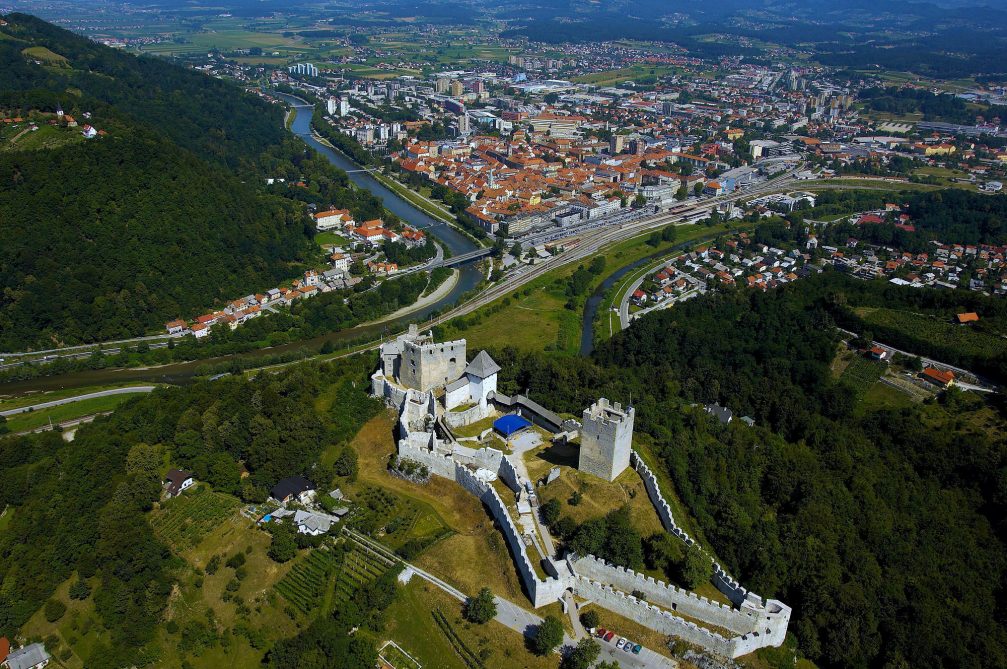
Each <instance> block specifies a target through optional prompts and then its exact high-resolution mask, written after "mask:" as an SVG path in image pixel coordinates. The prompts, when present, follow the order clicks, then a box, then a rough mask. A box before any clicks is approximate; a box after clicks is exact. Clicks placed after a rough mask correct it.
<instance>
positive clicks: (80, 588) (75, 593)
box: [70, 578, 91, 601]
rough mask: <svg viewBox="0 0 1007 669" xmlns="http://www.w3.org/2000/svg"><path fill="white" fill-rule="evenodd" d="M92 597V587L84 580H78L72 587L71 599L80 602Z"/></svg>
mask: <svg viewBox="0 0 1007 669" xmlns="http://www.w3.org/2000/svg"><path fill="white" fill-rule="evenodd" d="M90 596H91V586H89V585H88V584H87V581H85V580H84V579H82V578H78V579H77V580H76V581H74V583H73V585H71V586H70V599H76V600H78V601H80V600H84V599H87V598H88V597H90Z"/></svg>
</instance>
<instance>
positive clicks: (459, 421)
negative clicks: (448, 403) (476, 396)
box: [444, 404, 493, 429]
mask: <svg viewBox="0 0 1007 669" xmlns="http://www.w3.org/2000/svg"><path fill="white" fill-rule="evenodd" d="M492 413H493V407H491V406H489V405H488V404H477V405H475V406H473V407H470V408H468V409H466V410H465V411H445V412H444V422H445V423H447V425H448V427H450V428H452V429H454V428H458V427H464V426H466V425H471V424H472V423H477V422H479V421H481V420H482V419H483V418H486V417H487V416H489V415H490V414H492Z"/></svg>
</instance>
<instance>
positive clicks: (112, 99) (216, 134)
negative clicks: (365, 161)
mask: <svg viewBox="0 0 1007 669" xmlns="http://www.w3.org/2000/svg"><path fill="white" fill-rule="evenodd" d="M6 21H7V24H6V25H4V26H2V27H0V91H2V92H0V125H2V126H3V127H2V129H0V130H2V132H0V144H2V145H3V146H2V147H0V180H2V182H3V183H4V184H5V187H4V188H3V189H2V191H0V221H2V224H0V225H2V228H3V233H4V238H5V240H6V241H5V243H4V244H3V245H2V248H0V282H2V284H3V286H4V289H5V290H4V292H3V295H2V296H0V333H2V334H0V350H23V349H25V348H48V347H52V346H60V345H69V344H76V343H86V342H93V341H101V340H106V339H111V338H120V337H127V336H137V335H142V334H145V333H148V332H150V331H151V330H152V329H159V328H160V327H161V326H162V325H163V323H164V322H165V321H167V320H171V319H172V318H177V317H178V316H179V315H186V316H188V315H194V314H195V312H197V311H198V310H200V309H205V308H207V307H210V306H212V305H214V304H215V303H219V302H220V301H222V300H224V299H227V298H233V297H234V296H235V295H242V294H246V293H249V292H254V291H256V290H262V289H264V288H266V287H269V286H273V285H276V283H277V282H279V281H282V280H283V279H285V278H289V277H290V276H293V275H296V274H299V273H300V272H302V271H303V269H304V263H305V262H306V261H308V260H310V259H311V258H312V257H313V254H317V249H316V247H315V246H314V245H313V244H311V241H310V235H311V233H312V232H313V227H312V225H311V221H310V219H309V218H308V216H307V215H306V214H307V212H306V208H305V202H306V201H311V197H314V198H315V199H316V200H318V201H319V202H320V203H321V204H323V205H325V206H328V205H336V206H343V207H349V208H353V209H357V210H359V209H360V208H362V207H363V208H367V213H371V212H372V211H373V210H374V209H375V208H376V209H377V210H378V211H380V204H377V206H375V202H371V201H370V200H371V199H373V198H370V199H369V198H368V197H366V196H362V195H360V194H357V193H354V192H353V191H351V189H350V188H349V185H348V183H347V181H346V177H345V174H342V173H340V172H339V171H338V170H335V168H331V167H330V166H329V165H327V164H326V163H324V161H319V160H312V159H311V158H310V156H308V157H307V158H306V157H305V156H306V154H305V152H304V147H303V145H301V144H299V143H298V142H297V141H296V140H295V139H293V138H292V137H291V136H290V135H289V133H287V132H286V131H285V129H284V127H283V120H282V112H281V109H280V107H279V106H278V105H273V104H270V103H269V102H267V101H265V100H263V99H261V98H259V97H257V96H254V95H251V94H247V93H245V92H243V91H241V90H240V89H239V88H237V87H235V86H233V85H231V84H229V83H226V82H223V81H220V80H217V79H212V78H210V77H207V76H205V75H203V74H200V73H197V72H193V71H190V70H186V69H184V68H181V67H178V66H175V65H173V64H171V63H167V62H164V61H160V60H156V59H152V58H138V57H135V56H132V55H128V54H124V53H121V52H118V51H116V50H114V49H111V48H107V47H104V46H102V45H99V44H96V43H94V42H91V41H89V40H87V39H85V38H82V37H79V36H77V35H74V34H72V33H70V32H67V31H65V30H61V29H59V28H56V27H54V26H52V25H49V24H47V23H45V22H43V21H41V20H39V19H36V18H34V17H31V16H26V15H22V14H11V15H8V16H7V17H6ZM4 119H7V122H6V123H4V122H3V120H4ZM89 128H90V130H89ZM99 130H100V132H99ZM266 174H270V175H280V176H283V177H286V178H287V179H288V180H291V179H293V180H298V179H305V180H309V179H310V180H312V181H316V182H319V181H320V182H322V186H321V187H320V192H316V193H314V195H313V196H309V195H307V194H306V193H305V194H301V193H292V192H291V189H288V188H283V189H279V188H273V189H272V190H267V188H268V187H267V186H266V185H265V184H266V182H265V179H264V178H263V177H264V176H265V175H266ZM301 190H304V189H301Z"/></svg>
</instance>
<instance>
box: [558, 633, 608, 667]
mask: <svg viewBox="0 0 1007 669" xmlns="http://www.w3.org/2000/svg"><path fill="white" fill-rule="evenodd" d="M600 653H601V646H600V645H599V644H598V642H597V641H595V640H594V639H592V638H591V637H587V638H586V639H581V640H580V641H578V642H577V645H576V646H575V647H574V649H573V650H572V651H570V652H569V653H567V655H566V657H564V658H563V661H562V662H561V663H560V665H559V666H560V668H561V669H588V668H589V667H590V666H591V665H592V664H594V662H595V660H597V659H598V655H599V654H600Z"/></svg>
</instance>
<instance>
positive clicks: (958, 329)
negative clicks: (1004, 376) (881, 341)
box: [856, 307, 1007, 357]
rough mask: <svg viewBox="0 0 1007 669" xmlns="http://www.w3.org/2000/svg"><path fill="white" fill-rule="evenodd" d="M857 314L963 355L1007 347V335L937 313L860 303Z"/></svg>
mask: <svg viewBox="0 0 1007 669" xmlns="http://www.w3.org/2000/svg"><path fill="white" fill-rule="evenodd" d="M856 314H857V316H859V317H860V318H862V319H863V320H864V322H866V323H867V324H868V325H874V326H878V327H882V328H891V329H893V330H897V331H898V332H900V333H902V334H904V335H905V336H908V337H912V338H914V339H918V340H920V341H926V342H929V343H930V344H932V345H934V346H938V347H941V348H948V349H954V350H956V351H959V352H960V353H962V354H964V355H975V356H981V357H987V356H989V357H992V356H994V355H1001V354H1003V353H1004V352H1005V351H1007V339H1004V338H1003V337H998V336H994V335H992V334H988V333H985V332H980V331H977V330H976V329H975V328H972V327H962V326H959V325H957V324H955V323H951V322H950V320H942V319H941V318H940V317H937V316H930V315H927V314H917V313H913V312H909V311H899V310H897V309H888V308H883V307H882V308H875V307H860V308H858V309H857V310H856Z"/></svg>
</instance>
